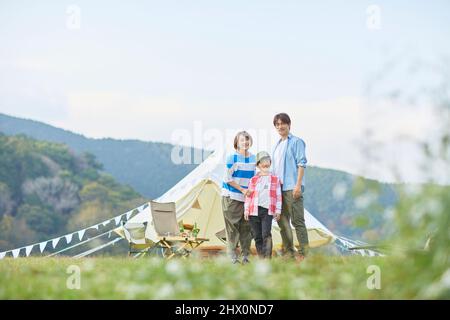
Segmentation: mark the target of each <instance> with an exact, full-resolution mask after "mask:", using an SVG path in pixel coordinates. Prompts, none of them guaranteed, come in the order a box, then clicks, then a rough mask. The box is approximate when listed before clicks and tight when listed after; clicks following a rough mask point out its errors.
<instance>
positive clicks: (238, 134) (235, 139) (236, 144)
mask: <svg viewBox="0 0 450 320" xmlns="http://www.w3.org/2000/svg"><path fill="white" fill-rule="evenodd" d="M240 136H244V137H245V140H249V141H250V146H251V145H252V144H253V139H252V136H251V135H250V134H249V133H248V132H247V131H239V132H238V133H237V134H236V136H235V137H234V150H236V151H237V150H238V140H239V137H240Z"/></svg>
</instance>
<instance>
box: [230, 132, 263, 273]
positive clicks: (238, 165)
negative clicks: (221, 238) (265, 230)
mask: <svg viewBox="0 0 450 320" xmlns="http://www.w3.org/2000/svg"><path fill="white" fill-rule="evenodd" d="M252 143H253V140H252V137H251V136H250V135H249V134H248V133H247V132H246V131H241V132H238V134H237V135H236V137H235V138H234V149H235V150H236V152H234V153H233V154H231V155H229V156H228V157H227V164H226V173H225V178H224V182H223V185H222V210H223V216H224V219H225V229H226V233H227V241H228V251H229V254H230V255H231V261H232V263H239V262H240V261H239V257H238V254H237V247H238V244H239V243H240V247H241V254H242V263H243V264H246V263H248V262H249V259H248V257H249V255H250V244H251V241H252V234H251V229H250V225H249V223H248V221H246V220H245V219H244V201H245V195H246V194H247V192H248V191H247V188H248V183H249V181H250V178H252V177H253V176H254V175H255V169H256V164H255V162H256V159H255V156H254V155H252V154H251V153H250V152H249V151H248V149H249V148H250V147H251V145H252Z"/></svg>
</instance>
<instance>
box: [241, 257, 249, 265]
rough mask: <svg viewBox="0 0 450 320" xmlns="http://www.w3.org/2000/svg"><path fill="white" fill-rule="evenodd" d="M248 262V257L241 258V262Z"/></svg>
mask: <svg viewBox="0 0 450 320" xmlns="http://www.w3.org/2000/svg"><path fill="white" fill-rule="evenodd" d="M248 263H250V260H248V257H244V258H243V259H242V264H248Z"/></svg>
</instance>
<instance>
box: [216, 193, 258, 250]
mask: <svg viewBox="0 0 450 320" xmlns="http://www.w3.org/2000/svg"><path fill="white" fill-rule="evenodd" d="M222 211H223V217H224V219H225V229H226V233H227V242H228V252H229V254H230V255H231V257H232V258H233V259H236V258H237V257H238V256H237V252H236V249H237V247H238V244H239V243H240V245H241V254H242V255H243V256H244V257H248V256H249V255H250V245H251V243H252V231H251V229H250V224H249V223H248V221H246V220H245V219H244V203H243V202H241V201H237V200H233V199H230V198H229V197H222Z"/></svg>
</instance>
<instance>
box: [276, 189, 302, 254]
mask: <svg viewBox="0 0 450 320" xmlns="http://www.w3.org/2000/svg"><path fill="white" fill-rule="evenodd" d="M291 221H292V225H293V226H294V228H295V233H296V235H297V240H298V242H299V244H300V247H299V254H301V255H304V256H305V255H306V254H307V251H308V244H309V241H308V231H307V230H306V224H305V211H304V208H303V194H302V196H301V197H300V198H298V199H295V200H294V197H293V196H292V190H289V191H283V192H282V207H281V217H280V220H279V221H278V226H279V227H280V234H281V239H282V241H283V253H284V254H288V255H290V256H291V257H294V256H295V249H294V237H293V234H292V228H291V225H290V222H291Z"/></svg>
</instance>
